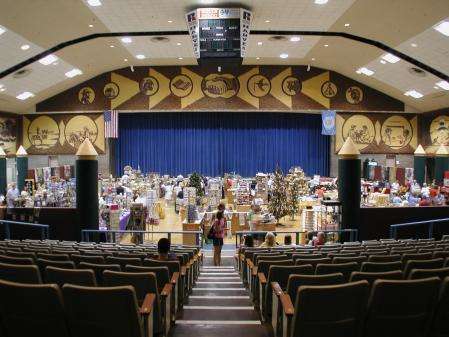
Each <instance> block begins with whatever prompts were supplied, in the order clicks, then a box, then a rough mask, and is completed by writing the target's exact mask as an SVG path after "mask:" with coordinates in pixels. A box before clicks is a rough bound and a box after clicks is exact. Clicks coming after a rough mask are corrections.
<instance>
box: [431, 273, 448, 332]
mask: <svg viewBox="0 0 449 337" xmlns="http://www.w3.org/2000/svg"><path fill="white" fill-rule="evenodd" d="M447 322H449V277H446V278H444V279H443V282H442V284H441V288H440V293H439V296H438V302H437V305H436V310H435V313H434V317H433V320H432V327H431V330H430V334H429V337H448V336H449V324H448V323H447Z"/></svg>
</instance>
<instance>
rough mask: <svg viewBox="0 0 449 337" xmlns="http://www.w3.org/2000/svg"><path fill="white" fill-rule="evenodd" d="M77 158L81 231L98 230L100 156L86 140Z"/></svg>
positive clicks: (77, 186) (77, 192)
mask: <svg viewBox="0 0 449 337" xmlns="http://www.w3.org/2000/svg"><path fill="white" fill-rule="evenodd" d="M76 156H77V160H76V168H75V174H76V206H77V209H78V213H79V216H80V225H81V228H80V229H98V212H99V210H98V160H97V156H98V154H97V151H95V148H94V147H93V145H92V143H91V142H90V141H89V139H88V138H86V139H85V140H84V142H83V143H82V144H81V145H80V147H79V148H78V152H77V153H76Z"/></svg>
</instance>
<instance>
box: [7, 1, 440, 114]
mask: <svg viewBox="0 0 449 337" xmlns="http://www.w3.org/2000/svg"><path fill="white" fill-rule="evenodd" d="M100 1H101V4H102V5H101V6H97V7H93V6H90V5H89V4H88V3H87V0H64V1H48V0H33V1H29V0H0V6H1V7H0V8H2V11H0V27H5V28H6V32H5V33H3V34H1V35H0V71H1V70H5V69H7V68H9V67H11V66H13V65H15V64H17V63H19V62H21V61H23V60H25V59H27V58H29V57H30V56H33V55H36V54H37V53H39V52H41V51H43V50H46V49H48V48H50V47H52V46H54V45H56V44H59V43H61V42H64V41H67V40H70V39H74V38H77V37H80V36H85V35H88V34H92V33H97V32H98V33H104V32H128V31H171V30H182V31H185V30H187V27H186V24H185V19H184V15H185V13H186V12H187V11H189V10H191V9H193V8H197V7H204V6H208V7H218V6H220V5H228V4H229V2H228V1H222V0H196V1H195V0H163V1H162V0H126V1H125V0H100ZM430 3H431V5H430ZM241 5H242V6H244V7H246V8H249V9H251V10H252V12H253V13H254V16H253V22H252V25H251V29H252V30H289V31H295V30H296V31H300V30H311V31H343V32H348V33H351V34H355V35H359V36H364V37H368V38H371V39H374V40H377V41H380V42H383V43H385V44H387V45H389V46H390V47H393V48H396V49H398V50H400V51H402V52H403V53H405V54H408V55H410V56H412V57H414V58H416V59H417V60H419V61H421V62H423V63H425V64H427V65H429V66H431V67H434V68H435V69H437V70H439V71H441V72H442V73H445V74H449V62H448V61H447V60H448V56H449V37H448V36H444V35H442V34H440V33H439V32H437V31H435V30H434V29H433V26H434V25H435V24H437V23H438V22H441V21H442V20H445V19H446V20H449V1H447V0H432V1H431V2H429V1H423V0H396V1H391V0H376V1H373V0H328V2H327V3H326V4H323V5H318V4H316V3H315V0H243V1H241ZM345 24H349V26H348V25H345ZM269 38H270V36H265V35H264V36H262V35H259V36H257V35H251V36H250V40H249V46H248V52H247V57H246V58H245V60H244V64H311V65H316V66H319V67H321V68H327V69H331V70H334V71H337V72H340V73H342V74H343V75H345V76H349V77H351V78H354V79H356V80H358V81H360V82H362V83H364V84H366V85H369V86H372V87H373V88H375V89H377V90H381V91H383V92H385V93H386V94H388V95H391V96H393V97H395V98H397V99H400V100H402V101H404V102H405V103H406V104H407V105H408V106H410V107H412V110H415V109H416V110H417V111H428V110H433V109H437V108H442V107H447V106H449V91H444V90H443V89H441V88H438V89H435V88H434V87H435V83H436V82H437V81H439V79H438V78H437V77H435V76H433V75H431V74H429V73H426V74H425V76H424V77H419V76H416V75H412V74H411V73H410V72H409V68H410V67H411V66H412V65H411V64H409V63H407V62H406V61H404V60H401V61H399V62H398V63H395V64H390V63H387V64H381V63H380V62H379V61H380V57H381V56H382V55H383V54H384V52H383V51H381V50H379V49H377V48H374V47H372V46H368V45H364V44H361V43H359V42H354V41H350V40H347V39H342V38H331V37H312V36H302V37H301V40H300V41H297V42H291V41H289V39H288V37H287V39H286V40H285V41H275V42H274V41H271V40H270V39H269ZM258 42H262V44H258ZM412 43H413V44H414V46H412ZM25 44H27V45H29V46H30V48H29V49H27V50H22V49H21V48H20V47H21V46H22V45H25ZM111 45H113V46H114V47H113V48H111V47H110V46H111ZM325 45H328V47H325ZM415 45H416V46H415ZM281 53H286V54H288V55H289V57H288V58H287V59H281V58H279V55H280V54H281ZM138 54H143V55H145V56H146V58H145V59H143V60H139V59H137V58H136V57H135V56H136V55H138ZM56 55H57V56H58V57H59V60H58V64H57V65H49V66H44V65H42V64H40V63H38V62H35V63H33V64H32V65H30V66H27V67H26V68H28V69H30V70H31V73H30V74H29V75H28V76H26V77H23V78H20V79H16V78H13V76H12V75H9V76H7V77H5V78H3V79H0V85H3V88H6V90H5V91H1V89H0V110H6V111H13V112H26V111H33V109H34V106H35V104H36V103H37V102H39V101H41V100H44V99H46V98H48V97H51V96H53V95H55V94H57V93H59V92H61V91H63V90H65V89H67V88H69V87H71V86H73V85H76V84H78V83H80V82H82V81H85V80H87V79H89V78H91V77H94V76H96V75H99V74H101V73H103V72H105V71H110V70H113V69H116V68H122V67H123V66H126V65H180V64H182V65H189V64H197V62H196V59H195V58H194V57H193V49H192V45H191V41H190V38H189V37H188V36H187V35H185V36H170V37H169V41H168V42H166V43H161V42H159V43H155V42H152V41H151V39H150V37H133V38H132V42H131V43H123V42H122V41H121V39H118V38H100V39H95V40H91V41H87V42H84V43H81V44H78V45H75V46H71V47H68V48H65V49H63V50H61V51H59V52H57V53H56ZM363 66H364V67H367V68H369V69H371V70H373V71H374V74H373V75H372V76H370V77H368V76H365V75H360V74H357V73H356V72H355V71H356V70H357V69H358V68H360V67H363ZM73 68H79V69H81V70H82V71H83V74H82V75H81V76H76V77H75V78H71V79H69V78H67V77H66V76H65V75H64V74H65V72H67V71H69V70H71V69H73ZM411 89H415V90H417V91H419V92H421V93H422V94H424V95H425V96H424V97H423V98H421V99H415V98H412V97H407V96H404V92H405V91H407V90H411ZM23 91H31V92H33V93H34V94H35V97H33V98H30V99H28V100H26V101H19V100H17V99H16V98H15V96H16V95H17V94H19V93H21V92H23Z"/></svg>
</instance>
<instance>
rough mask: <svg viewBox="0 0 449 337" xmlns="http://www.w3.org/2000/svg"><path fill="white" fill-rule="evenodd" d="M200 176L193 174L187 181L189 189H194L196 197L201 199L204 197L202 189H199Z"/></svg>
mask: <svg viewBox="0 0 449 337" xmlns="http://www.w3.org/2000/svg"><path fill="white" fill-rule="evenodd" d="M201 179H202V178H201V176H200V175H199V173H197V172H193V173H192V174H191V175H190V179H189V187H195V188H196V196H197V197H202V196H203V195H204V191H203V188H202V187H201Z"/></svg>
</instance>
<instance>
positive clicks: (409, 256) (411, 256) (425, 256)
mask: <svg viewBox="0 0 449 337" xmlns="http://www.w3.org/2000/svg"><path fill="white" fill-rule="evenodd" d="M432 256H433V253H430V252H427V253H406V254H402V263H403V264H404V266H405V265H406V264H407V261H408V260H430V259H432Z"/></svg>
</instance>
